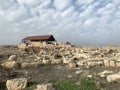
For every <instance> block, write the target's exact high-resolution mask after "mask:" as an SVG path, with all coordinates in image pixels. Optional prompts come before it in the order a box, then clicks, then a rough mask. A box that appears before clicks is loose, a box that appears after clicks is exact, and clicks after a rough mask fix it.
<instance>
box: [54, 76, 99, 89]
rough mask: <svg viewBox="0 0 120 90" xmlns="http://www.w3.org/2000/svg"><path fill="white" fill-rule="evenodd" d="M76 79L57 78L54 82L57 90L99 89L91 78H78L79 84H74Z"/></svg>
mask: <svg viewBox="0 0 120 90" xmlns="http://www.w3.org/2000/svg"><path fill="white" fill-rule="evenodd" d="M76 81H77V80H59V81H57V82H56V84H57V90H100V89H98V88H97V86H96V84H95V83H94V82H93V81H92V80H91V79H88V78H87V79H82V80H80V85H77V84H76Z"/></svg>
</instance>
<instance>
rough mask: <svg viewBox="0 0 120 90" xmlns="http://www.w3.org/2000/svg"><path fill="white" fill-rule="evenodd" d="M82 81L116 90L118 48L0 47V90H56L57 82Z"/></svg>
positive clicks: (67, 45)
mask: <svg viewBox="0 0 120 90" xmlns="http://www.w3.org/2000/svg"><path fill="white" fill-rule="evenodd" d="M82 78H90V79H92V80H93V81H94V82H95V83H96V85H97V86H98V87H100V90H119V88H120V82H119V80H120V46H112V45H107V46H74V45H71V44H70V43H56V42H54V43H51V44H46V43H41V44H36V43H32V44H31V45H28V46H26V45H25V44H20V45H19V46H14V45H6V46H1V47H0V83H1V84H0V88H1V89H0V90H6V89H8V90H21V88H26V87H30V86H33V88H34V89H30V90H57V88H56V86H54V82H56V81H57V80H61V79H76V84H78V82H79V81H80V80H81V79H82ZM18 83H19V84H18ZM20 83H21V84H20ZM13 88H15V89H13ZM17 88H18V89H17ZM41 88H43V89H41ZM47 88H48V89H47ZM27 90H29V89H27Z"/></svg>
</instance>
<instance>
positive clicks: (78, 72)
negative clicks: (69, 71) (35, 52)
mask: <svg viewBox="0 0 120 90" xmlns="http://www.w3.org/2000/svg"><path fill="white" fill-rule="evenodd" d="M82 72H83V71H80V70H78V71H76V72H75V74H81V73H82Z"/></svg>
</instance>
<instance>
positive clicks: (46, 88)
mask: <svg viewBox="0 0 120 90" xmlns="http://www.w3.org/2000/svg"><path fill="white" fill-rule="evenodd" d="M34 90H55V88H54V87H53V85H52V84H51V83H48V84H41V85H37V89H34Z"/></svg>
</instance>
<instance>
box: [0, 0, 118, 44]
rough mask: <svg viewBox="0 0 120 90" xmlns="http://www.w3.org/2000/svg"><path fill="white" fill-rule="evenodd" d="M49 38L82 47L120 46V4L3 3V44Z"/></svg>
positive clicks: (89, 0)
mask: <svg viewBox="0 0 120 90" xmlns="http://www.w3.org/2000/svg"><path fill="white" fill-rule="evenodd" d="M47 34H52V35H54V37H55V38H56V39H57V40H58V41H64V42H65V41H69V42H72V43H74V44H80V45H102V44H120V0H0V44H16V43H19V42H20V40H21V39H22V38H23V37H25V36H29V35H30V36H31V35H47Z"/></svg>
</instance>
